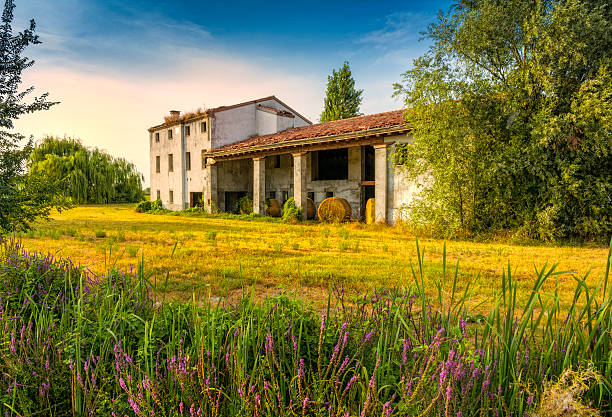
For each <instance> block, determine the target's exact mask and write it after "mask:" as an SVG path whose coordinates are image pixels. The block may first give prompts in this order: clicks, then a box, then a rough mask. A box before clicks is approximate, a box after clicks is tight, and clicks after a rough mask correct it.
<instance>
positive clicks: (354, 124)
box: [207, 109, 408, 155]
mask: <svg viewBox="0 0 612 417" xmlns="http://www.w3.org/2000/svg"><path fill="white" fill-rule="evenodd" d="M404 111H405V110H404V109H401V110H392V111H388V112H383V113H374V114H369V115H364V116H357V117H352V118H349V119H340V120H333V121H330V122H324V123H317V124H313V125H308V126H301V127H294V128H291V129H287V130H283V131H281V132H277V133H271V134H268V135H262V136H255V137H252V138H248V139H244V140H241V141H239V142H236V143H232V144H229V145H225V146H222V147H219V148H215V149H212V150H210V151H209V152H207V154H209V155H214V154H215V153H218V152H231V151H234V150H235V151H239V150H241V149H245V148H254V147H259V146H265V145H275V144H281V143H286V142H293V141H299V140H307V139H317V138H323V137H328V136H338V135H343V134H349V133H354V132H359V131H369V130H374V129H385V128H393V127H401V126H406V127H408V123H407V122H406V121H405V120H404Z"/></svg>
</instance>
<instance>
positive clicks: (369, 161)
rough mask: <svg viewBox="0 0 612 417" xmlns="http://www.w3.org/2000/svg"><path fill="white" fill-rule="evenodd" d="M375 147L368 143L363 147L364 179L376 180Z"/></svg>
mask: <svg viewBox="0 0 612 417" xmlns="http://www.w3.org/2000/svg"><path fill="white" fill-rule="evenodd" d="M374 160H375V158H374V147H373V146H370V145H367V146H364V147H363V178H362V179H363V180H364V181H374V180H375V171H374Z"/></svg>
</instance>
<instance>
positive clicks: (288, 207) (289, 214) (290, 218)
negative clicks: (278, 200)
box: [282, 197, 303, 223]
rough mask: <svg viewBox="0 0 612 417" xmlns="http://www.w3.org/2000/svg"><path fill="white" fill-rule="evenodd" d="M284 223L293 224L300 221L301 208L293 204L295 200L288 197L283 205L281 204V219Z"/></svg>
mask: <svg viewBox="0 0 612 417" xmlns="http://www.w3.org/2000/svg"><path fill="white" fill-rule="evenodd" d="M282 219H283V221H284V222H290V223H295V222H299V221H302V219H303V217H302V208H301V207H298V206H297V205H296V204H295V199H294V198H293V197H289V198H288V199H287V201H285V204H283V217H282Z"/></svg>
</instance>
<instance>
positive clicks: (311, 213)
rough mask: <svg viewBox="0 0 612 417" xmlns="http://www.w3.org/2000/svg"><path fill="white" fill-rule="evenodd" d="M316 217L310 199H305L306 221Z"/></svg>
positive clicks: (315, 210) (314, 207) (315, 209)
mask: <svg viewBox="0 0 612 417" xmlns="http://www.w3.org/2000/svg"><path fill="white" fill-rule="evenodd" d="M316 216H317V207H316V206H315V203H314V201H312V200H311V199H310V198H308V199H306V220H312V219H314V218H315V217H316Z"/></svg>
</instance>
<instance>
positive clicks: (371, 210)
mask: <svg viewBox="0 0 612 417" xmlns="http://www.w3.org/2000/svg"><path fill="white" fill-rule="evenodd" d="M365 212H366V215H365V217H366V224H374V223H375V222H376V202H375V200H374V199H373V198H369V199H368V201H367V202H366V209H365Z"/></svg>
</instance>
